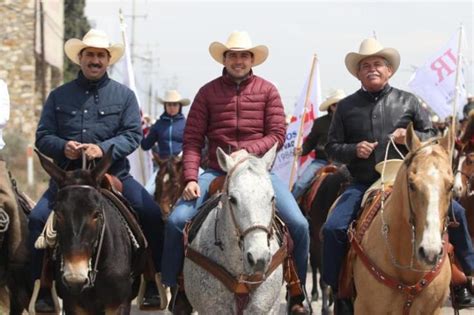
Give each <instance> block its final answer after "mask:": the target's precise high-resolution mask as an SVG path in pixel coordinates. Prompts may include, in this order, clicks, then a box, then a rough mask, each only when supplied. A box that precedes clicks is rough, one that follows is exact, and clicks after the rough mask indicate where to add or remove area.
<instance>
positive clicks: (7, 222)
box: [0, 161, 33, 315]
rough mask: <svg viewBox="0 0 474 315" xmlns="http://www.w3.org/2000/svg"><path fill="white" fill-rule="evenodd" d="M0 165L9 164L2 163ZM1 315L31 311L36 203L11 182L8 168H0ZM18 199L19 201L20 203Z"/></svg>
mask: <svg viewBox="0 0 474 315" xmlns="http://www.w3.org/2000/svg"><path fill="white" fill-rule="evenodd" d="M0 163H5V162H4V161H0ZM0 178H1V182H0V304H1V307H0V314H6V311H5V310H2V307H3V308H6V309H9V314H18V315H19V314H22V313H23V310H26V309H27V308H28V302H29V299H30V294H31V290H30V288H29V281H30V279H29V272H28V268H27V264H28V263H29V253H28V246H27V244H26V242H27V239H28V219H27V216H26V213H25V211H31V208H32V206H33V203H32V202H31V203H30V202H29V200H27V199H25V197H24V196H23V195H22V194H20V193H19V192H18V191H17V188H16V183H15V182H14V181H11V182H10V177H9V175H8V174H7V171H6V167H1V168H0ZM17 196H18V199H17Z"/></svg>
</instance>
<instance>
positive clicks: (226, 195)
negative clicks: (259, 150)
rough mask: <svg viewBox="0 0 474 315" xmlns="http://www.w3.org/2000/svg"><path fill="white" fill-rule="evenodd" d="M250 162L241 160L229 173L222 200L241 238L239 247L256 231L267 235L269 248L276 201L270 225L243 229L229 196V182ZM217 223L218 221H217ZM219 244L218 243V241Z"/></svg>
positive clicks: (237, 234) (273, 205)
mask: <svg viewBox="0 0 474 315" xmlns="http://www.w3.org/2000/svg"><path fill="white" fill-rule="evenodd" d="M247 160H249V157H246V158H242V159H241V160H239V161H238V162H237V163H236V164H235V165H234V166H233V167H232V168H231V169H230V170H229V171H228V172H227V177H226V181H225V183H224V189H223V195H222V197H221V198H224V200H225V201H226V202H227V204H228V206H229V211H230V216H231V218H232V223H233V225H234V228H235V233H236V236H237V237H238V238H239V247H240V249H242V244H243V240H244V238H245V236H246V235H247V234H249V233H250V232H252V231H256V230H262V231H264V232H265V233H266V234H267V240H268V246H270V239H271V237H272V235H273V220H274V218H275V208H276V207H275V201H273V202H272V215H271V220H270V223H269V224H268V225H267V226H265V225H263V224H255V225H251V226H249V227H247V228H246V229H242V227H241V226H240V225H239V224H238V223H237V220H236V216H235V207H234V205H233V203H232V201H231V196H230V195H229V182H230V179H231V178H232V176H233V175H234V173H235V172H236V170H237V168H238V166H239V165H241V164H242V163H243V162H245V161H247ZM216 222H217V220H216ZM217 242H218V241H217Z"/></svg>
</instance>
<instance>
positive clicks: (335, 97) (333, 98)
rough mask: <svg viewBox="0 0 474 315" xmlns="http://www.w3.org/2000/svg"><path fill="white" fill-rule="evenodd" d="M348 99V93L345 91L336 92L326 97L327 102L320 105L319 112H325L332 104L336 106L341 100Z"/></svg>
mask: <svg viewBox="0 0 474 315" xmlns="http://www.w3.org/2000/svg"><path fill="white" fill-rule="evenodd" d="M344 97H346V93H344V91H343V90H335V91H334V92H332V93H331V94H329V95H328V97H326V100H325V101H324V102H322V103H321V105H319V111H321V112H325V111H327V110H328V108H329V107H330V106H331V105H332V104H336V103H337V102H339V101H340V100H342V99H343V98H344Z"/></svg>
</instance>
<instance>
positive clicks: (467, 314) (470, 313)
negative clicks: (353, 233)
mask: <svg viewBox="0 0 474 315" xmlns="http://www.w3.org/2000/svg"><path fill="white" fill-rule="evenodd" d="M306 283H307V284H308V288H311V287H312V279H311V277H310V276H309V273H308V277H307V279H306ZM281 291H282V293H281V304H280V312H279V314H278V315H285V314H286V301H285V292H286V290H284V288H282V290H281ZM311 306H312V308H313V312H314V314H321V302H320V301H318V302H313V303H311ZM132 314H133V315H146V314H152V312H142V311H140V310H138V309H137V307H136V306H135V305H134V306H133V309H132ZM153 314H167V315H169V314H171V313H170V312H168V311H167V310H166V311H161V312H153ZM448 314H449V315H450V314H454V311H453V309H452V308H451V307H450V305H449V301H448V302H447V303H446V306H445V307H444V308H443V311H442V315H448ZM206 315H207V314H206ZM460 315H474V309H472V310H462V311H461V312H460Z"/></svg>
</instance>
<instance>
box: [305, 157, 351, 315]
mask: <svg viewBox="0 0 474 315" xmlns="http://www.w3.org/2000/svg"><path fill="white" fill-rule="evenodd" d="M349 177H350V175H349V172H348V170H347V168H346V167H345V166H342V167H336V166H334V165H328V166H325V167H323V168H321V169H319V170H318V172H317V173H316V175H315V180H314V181H313V183H312V185H311V188H310V189H309V190H308V191H307V192H306V194H305V195H304V196H303V198H302V201H301V202H300V207H301V209H302V210H303V212H304V213H305V215H306V217H307V218H308V220H309V223H310V264H311V269H312V279H313V288H312V289H311V295H312V299H313V300H317V299H318V298H319V291H318V287H317V281H316V278H317V277H316V274H317V272H318V270H319V272H320V273H321V270H322V269H321V268H322V255H323V253H322V242H321V239H320V230H321V228H322V226H323V224H324V222H326V218H327V215H328V211H329V209H330V208H331V206H332V204H333V203H334V201H335V200H336V199H337V197H338V196H339V195H340V194H341V193H342V192H343V191H344V189H345V187H346V185H347V184H348V183H349ZM319 286H320V288H321V292H322V299H323V301H322V302H323V305H322V308H323V309H322V312H323V314H329V306H330V304H331V302H330V297H329V287H328V285H327V284H326V283H324V281H322V279H321V278H320V279H319Z"/></svg>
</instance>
